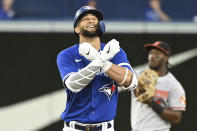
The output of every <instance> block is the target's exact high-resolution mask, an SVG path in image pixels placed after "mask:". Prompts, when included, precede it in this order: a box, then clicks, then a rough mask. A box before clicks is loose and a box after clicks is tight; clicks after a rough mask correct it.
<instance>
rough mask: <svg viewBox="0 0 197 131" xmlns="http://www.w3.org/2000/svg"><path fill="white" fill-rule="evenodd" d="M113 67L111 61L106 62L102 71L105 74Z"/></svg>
mask: <svg viewBox="0 0 197 131" xmlns="http://www.w3.org/2000/svg"><path fill="white" fill-rule="evenodd" d="M111 66H112V63H111V62H110V61H105V62H104V63H103V67H102V69H103V71H104V72H106V71H108V70H109V68H110V67H111Z"/></svg>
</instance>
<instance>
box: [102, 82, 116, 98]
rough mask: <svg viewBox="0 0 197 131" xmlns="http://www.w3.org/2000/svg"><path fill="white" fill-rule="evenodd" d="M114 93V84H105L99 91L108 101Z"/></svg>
mask: <svg viewBox="0 0 197 131" xmlns="http://www.w3.org/2000/svg"><path fill="white" fill-rule="evenodd" d="M115 91H116V85H115V84H114V82H111V83H110V84H106V85H104V86H103V87H102V88H100V89H99V92H103V93H105V94H106V95H107V97H108V100H110V99H111V97H112V96H113V94H114V92H115Z"/></svg>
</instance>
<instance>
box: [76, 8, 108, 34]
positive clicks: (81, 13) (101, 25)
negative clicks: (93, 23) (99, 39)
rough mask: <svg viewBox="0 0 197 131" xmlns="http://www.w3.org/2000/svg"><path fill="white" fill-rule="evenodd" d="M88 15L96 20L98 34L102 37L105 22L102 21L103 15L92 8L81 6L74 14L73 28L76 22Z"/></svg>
mask: <svg viewBox="0 0 197 131" xmlns="http://www.w3.org/2000/svg"><path fill="white" fill-rule="evenodd" d="M88 13H91V14H94V15H95V16H96V17H97V18H98V20H99V28H100V33H101V35H102V34H103V33H104V32H105V22H104V21H103V13H102V12H101V11H100V10H97V9H95V8H94V7H92V6H83V7H81V8H80V9H79V10H78V11H77V12H76V14H75V17H74V28H75V26H76V25H77V23H78V21H80V20H81V18H82V17H83V16H84V15H85V14H88Z"/></svg>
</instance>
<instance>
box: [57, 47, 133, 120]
mask: <svg viewBox="0 0 197 131" xmlns="http://www.w3.org/2000/svg"><path fill="white" fill-rule="evenodd" d="M104 46H105V44H103V43H102V44H101V50H103V48H104ZM78 48H79V44H76V45H74V46H72V47H70V48H67V49H65V50H63V51H62V52H60V53H59V54H58V56H57V65H58V68H59V71H60V75H61V78H62V80H63V81H65V80H66V79H67V77H68V76H69V75H70V74H71V73H73V72H77V71H79V70H80V69H82V68H84V67H86V66H87V65H88V64H89V63H90V61H88V60H87V59H86V58H85V57H83V56H81V55H80V54H79V51H78ZM110 61H111V62H112V63H114V64H116V65H120V66H122V67H127V68H128V69H130V70H131V71H132V72H133V70H132V68H131V66H130V64H129V61H128V60H127V56H126V54H125V52H124V51H123V49H120V52H119V53H117V54H116V55H115V56H114V58H113V59H111V60H110ZM66 93H67V103H66V109H65V110H64V112H63V113H62V115H61V118H62V119H63V120H64V121H78V122H81V123H99V122H104V121H110V120H113V119H114V117H115V116H116V108H117V100H118V88H117V84H116V83H115V82H114V81H113V80H112V79H111V78H109V77H108V75H107V74H106V73H104V72H103V71H102V69H101V70H100V71H99V72H97V74H96V76H95V77H94V79H93V80H92V81H91V82H90V83H89V84H88V85H87V86H86V87H85V88H83V89H82V90H81V91H80V92H78V93H74V92H71V91H70V90H69V89H68V88H66Z"/></svg>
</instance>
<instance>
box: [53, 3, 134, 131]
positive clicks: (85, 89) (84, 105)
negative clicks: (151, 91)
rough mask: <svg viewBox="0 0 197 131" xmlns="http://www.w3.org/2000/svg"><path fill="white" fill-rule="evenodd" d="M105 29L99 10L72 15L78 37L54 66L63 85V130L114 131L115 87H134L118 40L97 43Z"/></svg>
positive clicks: (84, 9)
mask: <svg viewBox="0 0 197 131" xmlns="http://www.w3.org/2000/svg"><path fill="white" fill-rule="evenodd" d="M104 31H105V23H104V21H103V13H102V12H101V11H99V10H97V9H95V8H94V7H91V6H84V7H81V8H80V9H79V10H78V11H77V12H76V15H75V17H74V32H75V34H76V35H77V37H78V39H79V44H75V45H73V46H72V47H69V48H67V49H65V50H63V51H61V52H60V53H59V54H58V56H57V65H58V68H59V72H60V75H61V78H62V81H63V84H64V87H65V88H66V93H67V102H66V109H65V110H64V112H63V113H62V115H61V119H62V120H63V121H64V128H63V130H64V131H114V125H113V120H114V117H115V116H116V108H117V100H118V90H117V86H125V87H124V88H125V89H130V90H132V89H135V88H136V86H137V78H136V76H135V74H134V73H133V70H132V68H131V66H130V64H129V61H128V60H127V56H126V53H125V52H124V51H123V49H121V48H120V46H119V42H118V41H117V40H115V39H112V40H111V41H109V42H108V43H107V44H104V43H101V42H100V37H101V36H102V35H103V33H104Z"/></svg>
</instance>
